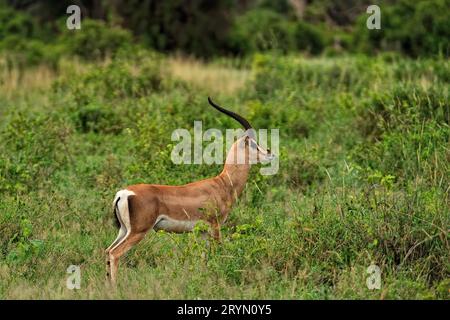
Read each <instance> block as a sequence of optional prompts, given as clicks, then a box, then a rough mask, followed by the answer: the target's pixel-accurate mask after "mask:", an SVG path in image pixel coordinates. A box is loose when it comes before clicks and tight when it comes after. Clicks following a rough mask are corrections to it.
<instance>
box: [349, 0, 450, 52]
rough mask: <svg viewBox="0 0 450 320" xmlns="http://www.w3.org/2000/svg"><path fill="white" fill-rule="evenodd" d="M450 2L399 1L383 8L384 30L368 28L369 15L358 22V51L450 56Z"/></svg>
mask: <svg viewBox="0 0 450 320" xmlns="http://www.w3.org/2000/svg"><path fill="white" fill-rule="evenodd" d="M449 7H450V1H449V0H432V1H429V0H421V1H416V2H411V1H407V0H402V1H399V2H398V3H396V4H393V5H390V6H386V8H383V11H382V16H381V29H380V30H369V29H367V27H366V19H367V14H363V15H362V16H361V17H360V19H358V21H357V24H356V25H357V28H356V29H355V32H354V42H355V45H356V48H357V50H361V51H363V52H366V53H371V54H373V53H376V52H378V51H380V50H392V51H400V52H402V53H404V54H407V55H410V56H413V57H418V56H430V55H439V54H443V55H444V56H448V55H449V53H450V40H449V39H450V27H449V21H450V14H449V10H448V8H449Z"/></svg>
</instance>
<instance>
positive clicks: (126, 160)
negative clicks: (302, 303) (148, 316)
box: [0, 1, 450, 299]
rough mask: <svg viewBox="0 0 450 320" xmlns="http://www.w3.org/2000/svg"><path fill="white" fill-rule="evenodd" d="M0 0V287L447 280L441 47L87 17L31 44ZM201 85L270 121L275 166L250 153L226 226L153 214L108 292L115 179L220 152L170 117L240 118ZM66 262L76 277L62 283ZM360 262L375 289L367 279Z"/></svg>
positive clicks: (219, 121)
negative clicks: (199, 225) (221, 35)
mask: <svg viewBox="0 0 450 320" xmlns="http://www.w3.org/2000/svg"><path fill="white" fill-rule="evenodd" d="M438 2H439V3H445V1H436V3H438ZM402 3H403V2H402ZM2 10H3V9H2ZM2 10H0V20H2V21H5V19H8V18H9V17H14V19H19V20H20V19H22V20H21V21H22V22H17V23H15V24H14V25H15V26H17V28H13V27H11V25H9V26H10V27H9V28H5V27H4V26H6V25H8V24H4V23H1V24H0V26H1V27H0V28H2V29H0V35H2V41H0V46H1V47H2V48H3V49H4V51H3V54H2V55H1V58H0V106H1V107H0V192H1V195H2V198H1V201H0V298H2V299H5V298H275V299H279V298H284V299H290V298H294V299H298V298H302V299H329V298H339V299H342V298H359V299H360V298H374V299H379V298H381V299H383V298H384V299H411V298H419V299H430V298H435V299H448V298H449V290H450V281H449V272H450V266H449V261H450V259H449V252H450V250H449V249H450V246H449V239H448V236H449V225H450V206H449V203H450V195H449V192H450V165H449V163H450V150H449V139H450V127H449V125H450V106H449V97H448V95H449V82H450V63H449V61H448V59H446V58H445V57H443V56H435V53H437V51H436V52H434V51H433V50H432V49H429V51H427V52H428V53H430V54H431V55H432V56H433V58H430V57H426V58H420V59H414V60H413V59H411V58H408V57H403V56H400V55H398V54H380V55H377V56H374V57H368V56H366V55H348V54H341V55H338V56H332V57H331V56H317V57H311V56H303V55H299V54H295V53H293V52H292V49H289V50H285V53H286V54H285V55H280V52H279V51H278V49H280V48H279V47H277V48H267V50H268V51H267V52H265V53H256V54H249V55H246V56H245V57H243V58H238V57H235V58H223V57H222V58H211V59H210V61H209V62H208V63H201V62H198V61H195V60H190V59H186V58H176V57H173V56H170V55H164V54H161V53H158V52H155V51H152V50H149V49H148V46H147V45H143V44H142V43H139V44H136V43H135V42H134V40H133V37H134V36H135V33H133V32H134V31H133V30H132V31H133V32H131V31H126V30H124V29H121V28H119V27H117V28H110V27H109V25H108V23H105V22H101V21H97V20H95V21H89V20H86V21H84V22H83V23H84V24H83V28H84V29H82V30H83V32H80V33H74V34H72V36H71V35H68V34H66V33H65V31H63V30H62V31H61V32H60V33H58V39H57V40H54V41H47V42H45V41H43V40H40V39H43V38H45V37H46V35H45V34H43V35H41V34H39V33H40V32H43V33H45V32H44V31H45V30H43V29H39V28H34V27H33V23H32V20H31V19H29V18H19V17H24V15H26V14H25V13H17V12H16V11H10V14H8V13H4V12H5V11H2ZM5 10H6V9H5ZM8 10H9V9H8ZM11 10H12V9H11ZM258 10H259V11H258V13H255V12H253V11H252V12H251V13H250V12H248V13H247V14H248V15H252V14H255V15H256V14H261V15H265V18H264V19H273V22H271V23H270V25H273V26H276V25H278V22H277V21H278V20H277V19H278V18H276V15H277V14H282V13H283V12H284V11H283V10H284V9H283V7H282V6H281V7H279V8H277V9H276V10H274V8H269V9H268V8H267V7H265V8H258ZM270 10H272V11H270ZM311 10H312V9H311ZM11 12H14V14H12V13H11ZM417 12H419V11H417ZM420 12H422V13H423V12H425V11H423V10H422V11H420ZM319 13H320V11H319ZM319 13H317V15H318V16H320V15H319ZM440 13H442V14H444V13H443V12H437V14H440ZM48 14H51V12H48ZM239 19H242V21H247V22H248V25H247V26H246V25H245V24H241V25H240V27H239V30H237V29H235V30H234V33H233V37H235V39H239V37H242V36H243V35H245V33H246V32H250V33H252V32H253V31H251V30H253V29H251V28H253V27H252V26H251V24H252V23H254V21H259V18H258V17H256V18H255V17H249V16H247V17H243V16H240V17H239ZM349 19H350V18H349ZM350 20H351V19H350ZM271 21H272V20H271ZM279 22H280V24H281V25H283V23H282V22H281V21H279ZM11 23H12V22H11ZM64 23H65V21H63V20H62V21H61V24H62V25H64ZM27 24H29V28H25V29H20V28H22V27H23V26H24V25H27ZM247 27H248V28H247ZM280 28H283V26H280ZM298 28H308V30H310V31H311V32H310V36H311V37H315V34H316V33H318V32H319V33H320V28H319V27H317V26H315V25H313V26H311V25H309V24H301V25H300V26H299V27H298ZM444 29H445V28H444ZM5 30H7V31H5ZM11 30H13V31H14V30H22V31H20V35H17V36H14V37H13V36H12V35H11V33H12V31H11ZM255 30H261V29H260V28H257V29H255ZM445 30H446V32H448V29H445ZM14 32H15V31H14ZM49 32H50V31H49ZM6 34H8V36H4V35H6ZM301 34H302V35H305V33H303V32H302V33H301ZM362 34H363V32H362V31H361V33H359V35H362ZM428 35H429V33H427V36H428ZM280 37H281V36H280ZM280 37H279V36H277V39H280ZM111 39H114V41H110V40H111ZM117 39H120V40H121V41H115V40H117ZM7 41H8V42H7ZM364 41H366V42H365V43H367V44H370V41H367V40H364ZM377 41H378V40H377ZM14 43H15V44H17V46H21V47H20V48H22V49H21V50H18V49H17V48H18V47H15V46H14V45H12V44H14ZM227 43H229V44H230V46H231V45H236V42H235V43H234V44H233V42H227ZM271 43H272V42H271ZM283 43H284V41H283ZM306 43H308V44H313V43H315V42H314V40H312V39H310V40H308V41H307V42H306ZM383 43H385V42H383ZM260 45H261V43H257V42H255V43H249V46H255V47H250V49H249V50H248V52H249V53H252V52H253V50H257V51H264V50H265V49H266V47H264V46H260ZM293 45H296V46H297V45H298V44H293ZM324 45H325V44H324ZM91 46H94V47H91ZM430 46H431V47H430V48H435V47H434V46H435V44H434V42H430ZM438 46H439V47H440V46H441V45H440V44H439V45H438ZM238 47H239V45H238ZM86 48H89V50H86ZM296 48H297V49H295V50H302V49H301V48H300V47H296ZM308 48H310V49H308V50H310V51H311V52H312V48H313V47H312V46H308ZM157 49H158V48H157ZM269 49H270V50H269ZM273 49H276V52H273ZM427 50H428V49H427ZM319 51H320V50H319ZM411 52H412V55H415V54H414V52H415V51H411ZM208 95H212V96H214V97H215V99H216V100H217V101H220V103H222V104H223V105H225V106H229V107H230V108H233V109H234V110H236V111H238V112H239V113H241V114H242V115H244V116H246V117H248V118H249V120H250V121H251V122H252V124H253V125H254V126H255V127H256V128H279V129H280V135H281V137H280V140H281V150H280V154H279V157H280V171H279V173H278V174H276V175H274V176H261V175H260V174H259V173H258V167H254V168H252V174H251V176H250V179H249V182H248V184H247V186H246V189H245V191H244V193H243V195H242V197H241V198H240V200H239V202H238V203H237V205H236V207H235V208H234V209H233V211H232V213H231V214H230V217H229V219H228V221H227V223H226V224H225V225H224V226H223V229H222V234H223V238H224V239H223V243H221V244H217V243H214V242H210V241H205V240H203V238H202V237H201V234H200V233H201V230H196V232H194V233H190V234H182V235H175V234H168V233H165V232H158V233H155V232H151V233H150V234H149V235H148V236H147V237H146V239H145V240H144V241H143V242H141V243H140V244H139V245H138V246H137V247H136V248H134V249H133V250H131V251H130V252H129V253H128V254H127V255H126V256H125V257H124V259H123V261H122V264H121V271H120V274H119V285H118V288H117V290H111V289H110V288H109V287H108V285H107V284H106V281H105V280H106V275H105V257H104V252H103V250H104V249H105V248H106V247H107V246H108V245H109V244H110V243H111V242H112V241H113V240H114V238H115V236H116V232H117V229H116V227H115V225H114V223H113V220H114V219H113V214H112V208H111V202H112V197H113V196H114V194H115V192H116V191H117V190H119V189H120V188H122V187H124V186H126V185H128V184H133V183H138V182H147V183H158V184H183V183H187V182H191V181H194V180H197V179H200V178H205V177H210V176H213V175H216V174H217V173H219V171H220V170H221V166H219V165H205V164H204V165H175V164H173V163H172V161H171V160H170V152H171V150H172V147H173V142H172V141H171V139H170V137H171V133H172V131H173V130H174V129H177V128H187V129H189V130H192V128H193V123H194V120H202V121H203V125H204V127H205V128H206V127H215V128H222V129H224V130H225V129H226V128H237V127H238V125H237V124H236V123H235V122H234V121H232V120H231V119H228V118H226V117H225V116H223V115H220V114H219V113H218V112H217V111H215V110H213V109H212V108H211V107H209V106H208V104H207V101H206V97H207V96H208ZM72 264H75V265H79V266H81V270H82V271H81V272H82V282H81V289H80V290H74V291H71V290H68V289H67V288H66V278H67V276H68V275H67V274H66V269H67V267H68V266H69V265H72ZM372 264H376V265H378V266H379V267H380V268H381V271H382V277H381V279H382V285H381V289H380V290H369V289H368V288H367V286H366V278H367V277H368V276H369V275H368V274H367V273H366V270H367V268H368V267H369V266H370V265H372Z"/></svg>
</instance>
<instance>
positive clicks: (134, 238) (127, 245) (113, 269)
mask: <svg viewBox="0 0 450 320" xmlns="http://www.w3.org/2000/svg"><path fill="white" fill-rule="evenodd" d="M146 234H147V232H140V233H132V232H131V233H129V234H127V235H126V236H125V238H124V239H123V241H121V242H120V243H119V244H118V245H116V246H115V247H114V248H112V249H111V251H110V252H109V263H110V274H109V276H110V280H111V282H112V283H115V282H116V278H117V270H118V269H119V259H120V257H121V256H123V255H124V254H125V253H126V252H127V251H128V250H130V249H131V247H132V246H133V245H135V244H136V243H138V242H139V241H141V240H142V239H143V238H144V237H145V235H146Z"/></svg>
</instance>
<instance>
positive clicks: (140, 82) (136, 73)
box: [54, 49, 167, 105]
mask: <svg viewBox="0 0 450 320" xmlns="http://www.w3.org/2000/svg"><path fill="white" fill-rule="evenodd" d="M161 62H162V59H161V56H159V55H158V54H156V53H153V52H151V51H137V52H134V53H131V52H130V51H129V50H125V49H123V50H119V51H118V52H117V53H116V57H115V58H114V59H113V60H112V61H111V62H109V63H107V64H105V65H101V66H95V67H93V68H91V69H89V70H88V71H87V72H86V73H83V74H80V75H77V76H76V77H73V76H72V75H71V76H70V77H69V78H64V79H60V80H59V81H57V82H55V83H54V89H55V90H57V91H61V92H67V91H69V92H71V94H72V95H73V96H74V98H75V100H76V102H77V103H78V105H86V104H89V103H90V102H92V101H94V100H98V99H105V100H111V99H117V98H125V97H130V98H133V97H142V96H145V95H148V94H151V93H154V92H159V91H161V90H163V88H164V84H165V82H164V81H165V79H166V78H167V77H166V76H165V75H164V71H163V69H162V65H161Z"/></svg>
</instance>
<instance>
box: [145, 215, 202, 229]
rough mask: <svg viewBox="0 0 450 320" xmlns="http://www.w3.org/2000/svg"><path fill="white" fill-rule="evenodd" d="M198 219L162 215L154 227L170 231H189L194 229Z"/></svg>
mask: <svg viewBox="0 0 450 320" xmlns="http://www.w3.org/2000/svg"><path fill="white" fill-rule="evenodd" d="M197 222H198V220H176V219H172V218H169V217H167V216H164V215H163V216H160V217H159V218H158V221H157V222H156V224H155V226H154V227H153V229H155V230H156V231H158V230H164V231H168V232H188V231H192V229H194V227H195V224H196V223H197Z"/></svg>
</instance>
